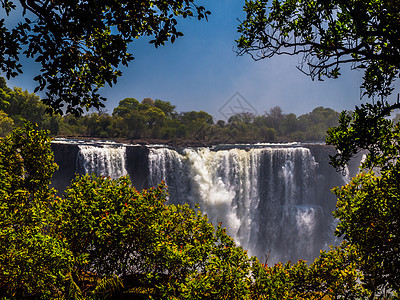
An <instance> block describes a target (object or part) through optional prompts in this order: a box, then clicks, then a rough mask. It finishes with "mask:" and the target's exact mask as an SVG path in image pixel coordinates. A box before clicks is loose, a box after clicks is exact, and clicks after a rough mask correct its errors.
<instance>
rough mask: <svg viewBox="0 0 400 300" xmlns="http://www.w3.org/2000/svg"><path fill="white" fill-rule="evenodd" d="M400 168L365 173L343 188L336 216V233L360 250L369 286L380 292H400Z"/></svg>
mask: <svg viewBox="0 0 400 300" xmlns="http://www.w3.org/2000/svg"><path fill="white" fill-rule="evenodd" d="M399 182H400V170H399V166H398V164H396V165H395V166H393V167H392V168H390V169H389V170H382V171H381V174H380V175H379V176H377V175H375V174H374V173H373V172H372V171H369V172H362V173H360V174H359V175H357V176H356V177H354V178H353V179H352V180H351V182H350V183H349V184H347V185H346V186H344V187H342V188H341V189H339V188H336V189H334V193H335V194H336V196H337V197H338V203H337V209H336V211H335V213H334V214H335V217H337V218H338V219H339V220H340V223H339V224H338V227H337V232H336V234H338V235H343V236H344V238H345V239H346V240H348V241H349V243H350V244H351V245H354V246H355V247H356V248H357V250H358V251H359V252H360V255H361V258H362V262H361V264H360V266H361V270H362V271H363V272H364V274H365V279H366V286H367V287H368V288H370V289H371V290H373V291H375V292H376V293H380V292H384V291H385V289H392V290H394V291H397V292H399V291H400V284H399V282H400V267H399V266H400V248H399V245H400V231H399V225H398V218H399V213H400V209H399V208H400V196H399V195H400V186H399Z"/></svg>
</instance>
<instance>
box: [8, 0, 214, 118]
mask: <svg viewBox="0 0 400 300" xmlns="http://www.w3.org/2000/svg"><path fill="white" fill-rule="evenodd" d="M16 2H17V3H18V4H19V5H20V6H21V7H22V9H21V10H22V16H21V18H20V19H19V21H20V22H19V23H18V24H17V25H16V26H15V27H14V28H13V27H12V26H10V25H8V22H6V21H5V19H2V20H1V21H0V33H1V34H0V37H1V40H2V43H1V45H0V68H1V71H2V72H4V73H5V74H6V76H7V78H10V77H11V76H12V77H14V76H17V75H18V73H22V66H21V64H20V63H19V59H20V57H21V56H22V55H24V56H26V57H27V58H29V59H34V60H35V61H36V62H38V63H39V64H41V68H40V73H39V74H38V75H37V76H36V77H35V78H34V79H35V81H37V84H38V86H37V88H36V90H35V91H37V90H41V91H42V90H46V99H43V102H44V103H45V104H47V105H48V106H50V107H51V108H52V110H53V111H55V112H57V113H62V109H61V108H62V107H63V106H64V103H65V104H67V105H66V112H67V113H68V112H71V113H75V114H81V113H82V112H83V109H84V108H86V109H88V108H90V107H95V108H99V107H101V106H104V105H103V103H102V101H103V100H104V98H102V97H100V95H99V93H98V89H99V88H100V87H103V86H104V85H105V84H108V85H110V86H111V85H112V84H113V83H116V81H117V78H118V77H119V76H121V71H120V66H121V65H124V66H127V65H128V63H129V62H130V61H132V60H133V56H132V54H130V53H129V52H128V45H129V44H130V43H132V42H133V41H134V40H135V39H138V38H139V37H141V36H148V37H152V39H151V40H150V43H151V44H154V46H155V47H159V46H161V45H164V44H165V43H166V42H168V41H171V43H173V42H174V41H175V39H176V38H177V37H179V36H182V35H183V34H182V32H180V31H179V30H178V28H177V26H178V19H180V18H188V17H196V18H197V19H199V20H201V19H203V18H207V15H208V14H210V13H209V12H208V11H206V10H205V8H204V7H203V6H199V5H197V4H196V3H195V1H194V0H177V1H175V0H174V1H172V0H156V1H150V0H146V1H140V2H137V1H129V0H122V1H113V2H110V1H103V0H101V1H100V0H89V1H84V2H76V1H71V0H63V1H53V2H42V1H39V0H31V1H22V0H20V1H14V0H6V1H1V7H2V9H3V11H4V12H5V14H6V16H5V17H6V18H12V14H13V13H15V11H16V10H17V6H16V4H15V3H16Z"/></svg>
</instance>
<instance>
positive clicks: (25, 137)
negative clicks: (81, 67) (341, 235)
mask: <svg viewBox="0 0 400 300" xmlns="http://www.w3.org/2000/svg"><path fill="white" fill-rule="evenodd" d="M55 169H56V165H55V164H54V161H53V154H52V152H51V149H50V139H49V138H48V137H47V135H46V133H45V132H43V131H38V130H36V129H35V128H34V126H33V125H29V124H28V125H26V126H25V128H18V129H16V130H14V131H13V133H12V134H11V135H9V136H7V137H5V138H2V139H1V140H0V199H1V202H0V245H1V246H0V266H1V267H0V297H2V298H4V297H5V298H12V299H21V298H28V297H35V298H42V299H83V298H85V299H106V298H109V297H122V298H124V297H125V298H130V299H137V298H143V299H150V298H153V299H322V298H323V297H324V296H329V298H331V299H362V298H367V297H371V296H373V295H374V294H379V293H381V292H384V289H382V287H383V286H382V283H384V284H385V285H384V287H387V288H389V289H391V290H392V291H393V290H397V291H398V286H397V285H396V284H395V283H392V282H391V281H390V280H389V281H388V280H386V281H384V282H383V281H382V280H384V279H385V278H386V277H380V276H381V273H379V272H376V271H377V270H380V269H379V268H378V269H376V267H379V266H380V264H379V263H378V260H379V257H378V258H377V260H374V262H376V263H378V264H376V265H375V269H373V270H371V269H368V268H366V266H370V264H369V261H368V259H367V258H365V257H363V255H362V254H363V253H364V252H363V250H364V249H359V248H358V247H357V244H353V243H352V240H351V239H350V242H344V243H343V244H342V245H340V246H339V247H336V248H332V249H331V250H330V251H321V254H320V256H319V257H318V258H317V259H316V260H315V261H314V262H313V263H311V264H310V265H307V264H306V262H304V261H299V262H297V263H293V264H292V263H290V262H287V263H285V264H277V265H274V266H269V265H268V264H267V263H266V264H263V263H260V262H259V261H258V260H257V258H255V257H251V258H249V257H248V256H247V253H246V251H245V250H243V249H242V248H241V247H237V246H236V245H235V244H234V241H233V240H232V238H230V237H229V236H227V235H226V233H225V229H224V228H223V227H222V224H219V225H218V226H217V227H216V228H215V227H214V226H213V225H212V224H210V223H209V221H208V219H207V216H205V215H203V214H202V213H201V212H200V211H199V209H198V208H195V209H193V208H190V207H189V206H188V205H167V204H166V203H165V201H166V196H167V189H166V187H165V185H164V184H163V183H161V184H160V185H159V186H157V187H154V188H151V189H148V190H143V191H137V190H136V189H135V188H133V187H132V185H131V182H130V180H129V178H127V177H122V178H120V179H119V180H116V181H113V180H110V179H108V178H104V177H96V176H89V175H85V176H81V177H77V178H75V179H74V180H73V182H72V183H71V185H70V186H69V187H68V188H67V189H66V190H65V191H64V194H63V196H62V197H58V196H56V193H55V192H56V191H55V190H54V189H51V188H50V187H49V184H50V180H51V176H52V173H53V171H54V170H55ZM353 185H354V183H350V184H349V185H348V186H347V187H345V188H343V189H342V194H341V195H339V196H340V197H341V198H343V196H344V195H346V191H347V190H349V189H351V187H352V186H353ZM351 193H354V190H351ZM347 194H348V195H349V194H350V193H347ZM339 211H341V208H339ZM339 219H342V217H341V216H340V215H339ZM341 224H349V222H348V221H347V220H346V219H345V218H343V222H342V223H341ZM350 224H351V222H350ZM341 226H342V227H340V226H339V228H342V229H343V228H344V227H343V226H344V225H341ZM391 236H392V238H393V239H397V238H398V236H397V235H396V234H393V233H391Z"/></svg>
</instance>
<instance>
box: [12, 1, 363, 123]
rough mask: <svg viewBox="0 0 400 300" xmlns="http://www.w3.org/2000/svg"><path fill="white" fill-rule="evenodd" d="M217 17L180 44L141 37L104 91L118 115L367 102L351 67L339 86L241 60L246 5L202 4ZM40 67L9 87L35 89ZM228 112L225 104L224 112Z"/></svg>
mask: <svg viewBox="0 0 400 300" xmlns="http://www.w3.org/2000/svg"><path fill="white" fill-rule="evenodd" d="M198 3H201V4H203V5H204V6H206V8H207V9H208V10H210V11H211V15H210V16H209V20H208V22H205V21H197V19H192V20H186V19H185V20H182V22H181V23H180V27H179V29H180V30H181V31H182V32H183V33H184V36H183V37H180V38H178V39H177V40H176V41H175V43H174V44H172V45H171V44H167V45H166V46H164V47H161V48H158V49H155V48H154V47H153V46H152V45H150V44H148V40H149V39H146V38H144V39H139V40H137V41H136V42H135V43H134V44H132V45H131V47H130V50H131V52H132V53H133V55H134V56H135V60H134V61H133V62H131V63H130V65H129V66H128V67H127V68H123V69H122V71H123V75H122V77H120V79H119V81H118V83H117V84H116V85H114V86H113V87H112V88H109V87H106V88H103V89H102V90H101V91H102V95H103V96H105V97H107V98H108V101H107V102H106V105H107V109H108V111H109V112H110V113H111V112H112V110H113V108H114V107H116V106H117V105H118V102H119V101H120V100H122V99H124V98H127V97H133V98H136V99H138V100H139V101H140V100H142V99H143V98H145V97H151V98H153V99H161V100H167V101H170V102H171V103H172V104H174V105H176V106H177V110H178V111H189V110H197V111H199V110H204V111H206V112H208V113H210V114H212V115H213V116H214V117H215V118H216V119H224V118H225V117H224V115H223V114H221V108H223V107H224V105H225V104H226V103H227V101H229V100H230V99H231V98H232V97H234V95H237V93H239V94H240V95H241V97H243V98H244V99H245V100H246V103H248V104H249V105H251V107H252V108H253V109H254V111H255V112H257V113H259V114H263V113H264V112H265V111H268V110H269V109H270V108H272V107H274V106H280V107H281V108H282V110H283V112H284V113H295V114H297V115H300V114H303V113H308V112H310V111H311V110H312V109H313V108H315V107H318V106H324V107H330V108H333V109H335V110H337V111H341V110H344V109H346V110H351V109H353V108H354V105H357V104H360V103H361V101H360V88H359V87H360V84H361V77H362V73H360V72H358V71H351V70H349V66H344V68H343V70H342V74H343V76H341V77H340V78H339V79H336V80H333V79H331V80H325V81H323V82H320V81H312V80H311V79H310V78H309V77H307V76H306V75H304V74H302V73H301V72H300V71H298V70H297V69H296V65H297V63H298V60H299V58H298V57H289V56H279V57H274V58H272V59H269V60H263V61H258V62H255V61H253V60H252V59H251V57H250V56H243V57H237V56H236V54H235V52H234V50H233V49H234V47H235V39H237V38H238V34H237V25H238V24H239V21H238V20H237V19H241V20H242V19H243V18H244V13H243V10H242V6H243V3H244V0H218V1H216V0H212V1H211V0H208V1H206V0H203V1H200V2H198ZM37 72H38V66H36V65H34V64H28V65H25V73H24V74H23V75H21V76H18V77H16V78H13V79H11V80H9V81H8V82H9V85H10V86H19V87H22V88H23V89H28V90H29V91H30V92H32V91H33V89H34V82H33V81H32V79H31V78H33V75H34V74H36V73H37ZM225 107H226V106H225Z"/></svg>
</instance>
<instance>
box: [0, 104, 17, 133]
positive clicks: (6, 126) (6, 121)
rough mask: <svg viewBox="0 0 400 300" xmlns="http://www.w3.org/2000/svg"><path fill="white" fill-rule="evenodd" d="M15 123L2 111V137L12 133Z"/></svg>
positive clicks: (0, 123) (0, 115)
mask: <svg viewBox="0 0 400 300" xmlns="http://www.w3.org/2000/svg"><path fill="white" fill-rule="evenodd" d="M13 127H14V121H13V119H11V118H10V117H9V116H8V115H7V114H6V113H5V112H4V111H2V110H0V137H1V136H5V135H8V134H10V133H11V130H12V129H13Z"/></svg>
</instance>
